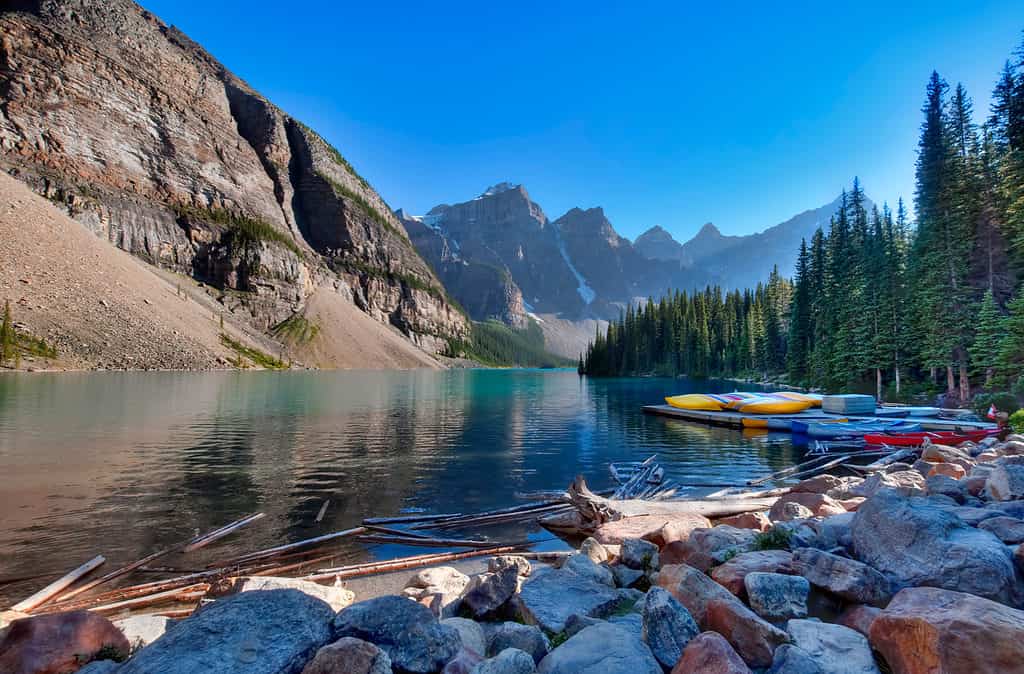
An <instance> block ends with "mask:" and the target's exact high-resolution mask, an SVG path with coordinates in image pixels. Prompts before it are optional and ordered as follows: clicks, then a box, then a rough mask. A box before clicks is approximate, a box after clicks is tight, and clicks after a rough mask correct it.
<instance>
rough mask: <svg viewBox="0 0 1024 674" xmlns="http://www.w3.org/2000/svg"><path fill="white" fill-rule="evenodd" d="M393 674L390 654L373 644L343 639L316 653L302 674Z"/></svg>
mask: <svg viewBox="0 0 1024 674" xmlns="http://www.w3.org/2000/svg"><path fill="white" fill-rule="evenodd" d="M343 673H344V674H391V659H390V658H389V657H388V654H387V653H385V652H384V651H382V650H381V649H379V648H377V647H376V646H374V645H373V644H371V643H367V642H365V641H362V640H360V639H353V638H352V637H342V638H341V639H338V640H337V641H335V642H334V643H333V644H328V645H326V646H324V647H323V648H321V649H320V650H319V651H317V652H316V655H315V656H314V657H313V659H312V660H310V661H309V664H307V665H306V668H305V669H303V670H302V674H343Z"/></svg>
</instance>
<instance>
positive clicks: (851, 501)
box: [839, 496, 867, 513]
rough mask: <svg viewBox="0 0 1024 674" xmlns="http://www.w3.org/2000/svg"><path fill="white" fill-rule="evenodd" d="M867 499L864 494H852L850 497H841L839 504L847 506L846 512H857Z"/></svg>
mask: <svg viewBox="0 0 1024 674" xmlns="http://www.w3.org/2000/svg"><path fill="white" fill-rule="evenodd" d="M866 500H867V499H866V498H864V497H863V496H851V497H850V498H844V499H839V505H841V506H843V507H844V508H846V512H848V513H855V512H857V508H859V507H860V504H861V503H864V501H866Z"/></svg>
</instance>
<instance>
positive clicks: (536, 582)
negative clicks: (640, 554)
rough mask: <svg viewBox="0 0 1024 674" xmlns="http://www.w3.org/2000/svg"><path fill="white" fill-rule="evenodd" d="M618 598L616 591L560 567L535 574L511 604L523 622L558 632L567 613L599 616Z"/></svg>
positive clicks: (563, 624) (607, 610) (524, 584)
mask: <svg viewBox="0 0 1024 674" xmlns="http://www.w3.org/2000/svg"><path fill="white" fill-rule="evenodd" d="M621 601H622V595H621V594H620V591H619V590H616V589H614V588H612V587H610V586H608V585H606V584H604V583H599V582H597V581H595V580H593V579H592V578H587V577H585V576H580V575H579V574H576V573H573V572H572V571H570V570H567V569H564V568H562V569H551V570H547V571H544V572H540V571H538V572H536V573H534V574H533V576H531V577H530V579H529V580H527V581H526V582H525V583H523V587H522V589H521V590H520V591H519V594H518V595H516V597H515V599H514V600H513V603H514V604H515V606H516V608H517V610H518V615H519V618H520V619H521V620H522V621H523V622H525V623H527V624H530V625H537V626H539V627H540V628H541V629H543V630H544V631H546V632H547V633H548V634H558V633H559V632H561V631H562V630H564V629H565V623H566V621H567V620H568V619H569V617H570V616H572V615H574V614H576V615H580V616H587V617H594V618H602V617H604V616H607V615H609V614H610V613H611V612H612V611H614V610H615V608H616V606H618V605H619V603H620V602H621Z"/></svg>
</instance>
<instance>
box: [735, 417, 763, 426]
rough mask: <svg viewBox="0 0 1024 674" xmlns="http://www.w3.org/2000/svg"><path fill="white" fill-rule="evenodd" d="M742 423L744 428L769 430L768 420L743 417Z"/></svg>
mask: <svg viewBox="0 0 1024 674" xmlns="http://www.w3.org/2000/svg"><path fill="white" fill-rule="evenodd" d="M740 423H741V424H742V425H743V428H768V419H754V418H752V417H743V418H742V419H740Z"/></svg>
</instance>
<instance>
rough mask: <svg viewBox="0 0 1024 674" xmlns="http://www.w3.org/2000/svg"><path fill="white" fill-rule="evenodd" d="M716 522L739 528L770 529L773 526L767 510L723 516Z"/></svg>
mask: <svg viewBox="0 0 1024 674" xmlns="http://www.w3.org/2000/svg"><path fill="white" fill-rule="evenodd" d="M715 524H724V525H726V526H730V527H736V528H737V529H755V530H756V531H768V530H769V529H771V528H772V521H771V520H770V519H769V518H768V513H765V512H756V513H741V514H739V515H733V516H732V517H723V518H722V519H720V520H716V521H715Z"/></svg>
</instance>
